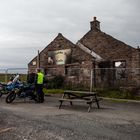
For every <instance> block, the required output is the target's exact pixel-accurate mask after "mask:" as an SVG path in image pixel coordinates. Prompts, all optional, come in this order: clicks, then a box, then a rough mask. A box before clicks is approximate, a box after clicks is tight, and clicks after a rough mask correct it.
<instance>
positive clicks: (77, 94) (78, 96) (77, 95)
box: [59, 90, 102, 112]
mask: <svg viewBox="0 0 140 140" xmlns="http://www.w3.org/2000/svg"><path fill="white" fill-rule="evenodd" d="M100 100H102V99H101V98H98V97H97V92H88V91H72V90H65V91H64V94H63V95H62V97H61V98H60V99H59V102H60V105H59V109H60V108H61V106H62V104H63V102H65V101H68V102H70V105H71V106H72V105H73V102H85V103H87V104H88V112H90V109H91V107H92V104H93V103H96V105H97V107H98V109H99V108H100V106H99V101H100Z"/></svg>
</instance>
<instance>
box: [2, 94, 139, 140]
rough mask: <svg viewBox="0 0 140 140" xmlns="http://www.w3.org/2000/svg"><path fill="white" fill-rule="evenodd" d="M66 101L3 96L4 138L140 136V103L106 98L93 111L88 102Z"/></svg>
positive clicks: (116, 139)
mask: <svg viewBox="0 0 140 140" xmlns="http://www.w3.org/2000/svg"><path fill="white" fill-rule="evenodd" d="M64 104H65V105H64V106H62V109H58V106H59V102H58V99H57V98H56V97H45V103H43V104H37V103H34V102H33V101H30V100H26V101H23V100H19V99H16V100H15V101H14V102H13V103H12V104H7V103H5V96H3V97H1V98H0V140H140V103H132V102H118V101H117V102H115V101H109V100H103V101H101V102H100V105H101V109H97V107H96V104H95V105H94V106H93V108H92V109H91V112H90V113H88V112H87V105H86V104H84V103H75V104H74V106H70V105H69V103H64Z"/></svg>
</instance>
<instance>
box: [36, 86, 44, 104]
mask: <svg viewBox="0 0 140 140" xmlns="http://www.w3.org/2000/svg"><path fill="white" fill-rule="evenodd" d="M36 92H37V100H38V102H41V103H43V102H44V93H43V85H42V84H37V85H36Z"/></svg>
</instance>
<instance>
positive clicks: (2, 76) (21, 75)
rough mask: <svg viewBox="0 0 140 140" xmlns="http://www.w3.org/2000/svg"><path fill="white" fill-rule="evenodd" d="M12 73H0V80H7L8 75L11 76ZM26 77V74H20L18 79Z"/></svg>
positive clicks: (23, 79) (22, 79) (24, 79)
mask: <svg viewBox="0 0 140 140" xmlns="http://www.w3.org/2000/svg"><path fill="white" fill-rule="evenodd" d="M12 76H13V74H3V73H0V82H8V81H9V79H10V77H12ZM26 79H27V74H20V80H21V81H26Z"/></svg>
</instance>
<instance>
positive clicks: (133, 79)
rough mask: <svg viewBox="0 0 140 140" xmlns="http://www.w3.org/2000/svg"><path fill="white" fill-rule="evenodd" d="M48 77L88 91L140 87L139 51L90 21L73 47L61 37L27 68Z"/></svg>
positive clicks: (95, 20)
mask: <svg viewBox="0 0 140 140" xmlns="http://www.w3.org/2000/svg"><path fill="white" fill-rule="evenodd" d="M37 67H40V68H42V69H43V70H44V72H45V73H46V74H47V75H49V76H54V75H63V76H64V77H65V80H66V84H70V83H71V84H73V85H79V86H82V87H83V86H84V87H89V86H90V83H91V75H92V81H93V84H94V86H97V87H108V86H109V87H110V86H111V87H112V86H113V87H114V86H115V87H116V86H128V85H135V86H139V85H140V83H139V82H140V70H139V68H140V50H139V48H137V49H136V48H133V47H131V46H129V45H127V44H125V43H123V42H122V41H119V40H117V39H115V38H113V37H112V36H110V35H108V34H106V33H104V32H102V31H101V29H100V22H99V21H98V20H97V19H96V17H94V18H93V21H91V22H90V30H89V31H88V32H87V33H86V34H85V35H84V36H83V37H82V38H81V39H80V40H79V41H78V42H77V43H76V44H73V43H72V42H71V41H69V40H68V39H66V38H65V37H64V36H63V35H62V34H61V33H59V34H58V36H57V37H56V38H55V39H54V40H53V41H52V42H51V43H50V44H49V45H48V46H47V47H45V48H44V49H43V50H42V51H41V52H40V53H39V55H38V56H36V57H35V58H34V59H33V60H31V62H30V63H29V64H28V68H29V71H30V72H34V71H35V69H36V68H37Z"/></svg>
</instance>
